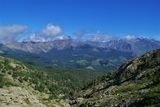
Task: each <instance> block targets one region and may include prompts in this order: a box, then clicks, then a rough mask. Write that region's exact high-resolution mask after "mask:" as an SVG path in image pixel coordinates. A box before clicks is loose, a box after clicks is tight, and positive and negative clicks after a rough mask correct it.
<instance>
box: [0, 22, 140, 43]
mask: <svg viewBox="0 0 160 107" xmlns="http://www.w3.org/2000/svg"><path fill="white" fill-rule="evenodd" d="M138 37H139V36H134V35H127V36H124V37H123V38H124V39H127V40H132V39H136V38H138ZM141 37H142V36H141ZM71 38H72V39H74V40H78V41H81V40H89V41H94V42H95V41H98V42H106V41H110V40H114V39H119V38H116V37H115V36H111V35H108V34H106V33H102V32H97V33H93V34H90V32H87V31H86V30H79V31H76V32H74V33H73V34H72V35H68V34H65V33H64V32H63V30H62V28H61V27H60V26H58V25H54V24H48V25H46V27H44V28H43V29H41V30H40V31H38V32H33V33H31V32H30V31H29V29H28V27H27V26H26V25H7V26H0V43H11V42H17V41H19V42H21V41H34V42H46V41H53V40H55V39H61V40H62V39H71Z"/></svg>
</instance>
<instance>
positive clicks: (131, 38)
mask: <svg viewBox="0 0 160 107" xmlns="http://www.w3.org/2000/svg"><path fill="white" fill-rule="evenodd" d="M136 38H137V37H136V36H134V35H127V36H126V37H125V39H127V40H134V39H136Z"/></svg>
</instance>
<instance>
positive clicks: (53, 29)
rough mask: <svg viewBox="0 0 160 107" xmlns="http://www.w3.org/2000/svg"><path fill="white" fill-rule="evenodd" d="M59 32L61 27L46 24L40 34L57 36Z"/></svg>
mask: <svg viewBox="0 0 160 107" xmlns="http://www.w3.org/2000/svg"><path fill="white" fill-rule="evenodd" d="M61 32H62V30H61V28H60V27H59V26H56V25H53V24H48V25H47V26H46V28H45V29H43V30H42V34H43V35H45V36H58V35H59V34H60V33H61Z"/></svg>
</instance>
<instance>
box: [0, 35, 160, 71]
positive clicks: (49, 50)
mask: <svg viewBox="0 0 160 107" xmlns="http://www.w3.org/2000/svg"><path fill="white" fill-rule="evenodd" d="M3 47H5V51H4V52H3V54H4V55H6V56H9V57H10V56H11V57H14V58H20V59H23V60H24V61H27V62H28V63H31V64H37V65H41V66H45V67H64V68H76V69H90V70H100V71H103V70H108V69H117V67H118V66H119V65H120V64H121V63H123V62H125V61H126V60H128V59H131V58H133V57H135V56H137V55H141V54H143V53H145V52H147V51H150V50H153V49H158V48H160V42H159V41H156V40H153V39H147V38H123V39H117V40H108V41H102V42H101V41H92V40H86V41H76V40H74V39H72V38H66V39H57V40H54V41H48V42H34V41H26V42H16V43H12V44H5V46H3ZM1 50H4V49H2V48H1Z"/></svg>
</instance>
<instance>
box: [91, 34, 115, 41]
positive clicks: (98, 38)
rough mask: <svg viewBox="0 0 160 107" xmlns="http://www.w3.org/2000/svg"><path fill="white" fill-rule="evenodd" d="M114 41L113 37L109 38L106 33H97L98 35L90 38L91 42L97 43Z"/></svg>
mask: <svg viewBox="0 0 160 107" xmlns="http://www.w3.org/2000/svg"><path fill="white" fill-rule="evenodd" d="M113 39H114V38H113V36H109V35H107V34H105V33H100V32H97V33H96V34H93V35H91V37H90V38H89V40H91V41H97V42H107V41H110V40H113Z"/></svg>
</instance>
